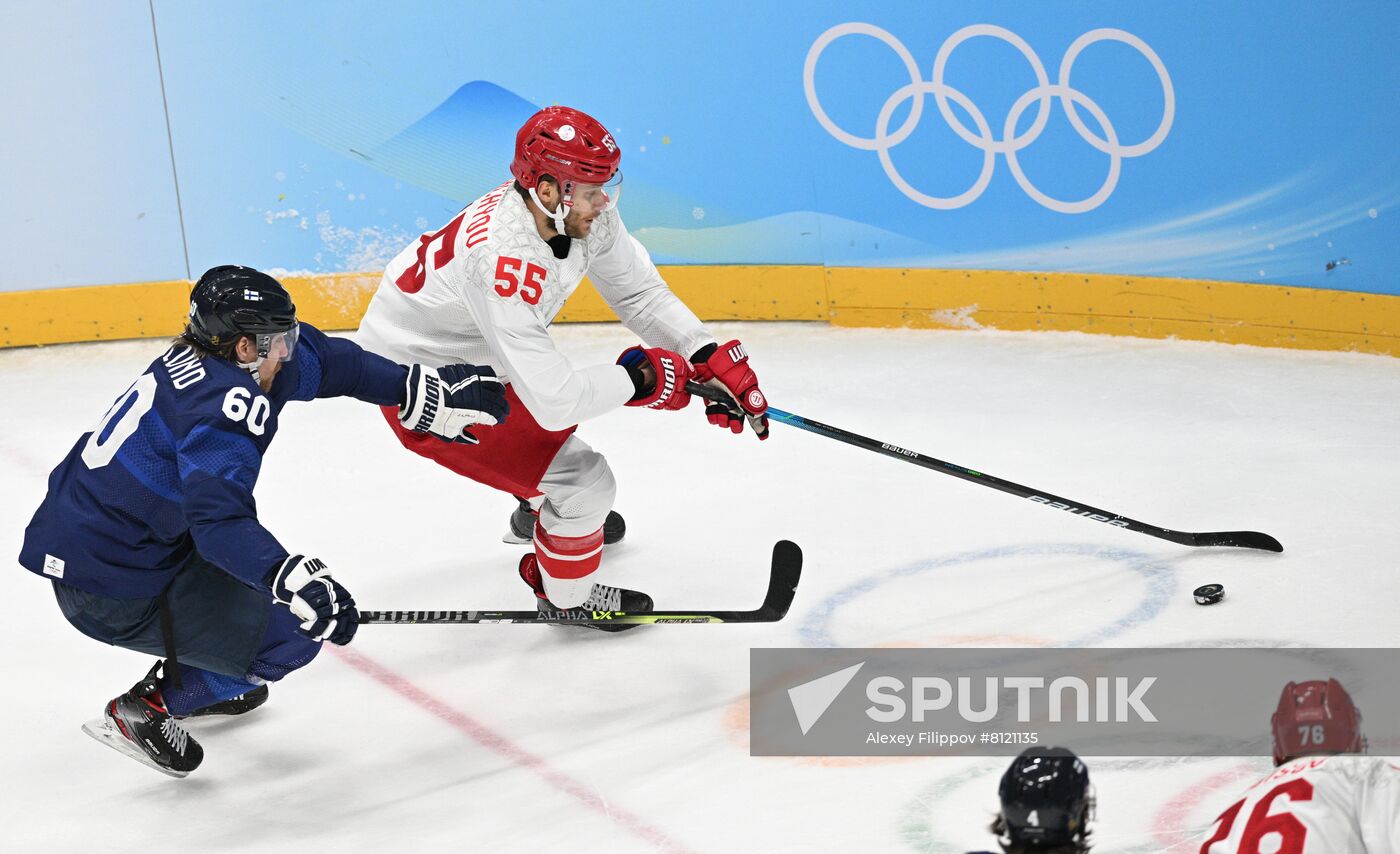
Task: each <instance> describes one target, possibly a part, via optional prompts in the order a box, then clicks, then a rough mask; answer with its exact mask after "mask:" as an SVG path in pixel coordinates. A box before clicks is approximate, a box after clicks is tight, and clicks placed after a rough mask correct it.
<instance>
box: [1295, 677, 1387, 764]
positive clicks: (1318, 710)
mask: <svg viewBox="0 0 1400 854" xmlns="http://www.w3.org/2000/svg"><path fill="white" fill-rule="evenodd" d="M1271 723H1272V724H1273V730H1274V764H1275V765H1282V764H1283V763H1285V762H1287V761H1288V760H1290V759H1293V758H1296V757H1298V756H1304V755H1307V754H1310V753H1364V752H1365V750H1366V739H1365V738H1364V737H1363V736H1362V734H1361V712H1360V711H1359V710H1358V709H1357V708H1356V704H1355V703H1353V702H1352V701H1351V697H1350V696H1349V695H1348V694H1347V692H1346V689H1345V688H1343V687H1342V683H1340V682H1338V681H1337V680H1336V679H1328V680H1327V681H1326V682H1322V681H1320V680H1315V681H1312V682H1289V683H1288V684H1287V685H1285V686H1284V687H1283V694H1282V695H1281V696H1280V697H1279V698H1278V709H1277V710H1275V712H1274V716H1273V718H1272V721H1271Z"/></svg>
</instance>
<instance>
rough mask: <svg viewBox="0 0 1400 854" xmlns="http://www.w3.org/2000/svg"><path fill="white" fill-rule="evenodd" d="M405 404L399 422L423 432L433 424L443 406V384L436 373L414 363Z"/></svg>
mask: <svg viewBox="0 0 1400 854" xmlns="http://www.w3.org/2000/svg"><path fill="white" fill-rule="evenodd" d="M405 384H406V386H407V390H406V392H405V394H404V405H403V406H401V407H399V423H400V424H402V425H403V426H404V427H405V428H407V429H409V430H412V431H414V432H419V433H421V432H423V431H425V430H427V429H428V428H429V427H431V426H432V424H433V419H435V418H436V417H437V414H438V411H439V410H440V409H441V408H442V384H441V383H440V382H438V378H437V376H436V375H435V374H434V373H428V372H426V371H424V369H423V367H422V366H421V365H414V366H413V367H412V368H410V369H409V371H408V379H407V380H406V381H405Z"/></svg>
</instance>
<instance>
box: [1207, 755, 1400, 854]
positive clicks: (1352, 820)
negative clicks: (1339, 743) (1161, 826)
mask: <svg viewBox="0 0 1400 854" xmlns="http://www.w3.org/2000/svg"><path fill="white" fill-rule="evenodd" d="M1269 851H1272V852H1278V854H1400V765H1396V764H1394V763H1393V762H1391V761H1388V760H1386V759H1384V758H1381V757H1375V756H1356V755H1341V756H1312V757H1304V758H1302V759H1295V760H1293V761H1292V762H1286V763H1284V764H1283V765H1280V766H1279V767H1278V768H1276V769H1274V772H1273V773H1272V774H1270V775H1269V776H1267V777H1265V778H1264V779H1262V780H1260V781H1259V782H1257V783H1255V784H1254V785H1253V786H1251V787H1250V788H1249V790H1248V791H1247V792H1246V793H1245V796H1244V798H1243V799H1241V800H1238V801H1236V802H1235V803H1234V804H1232V805H1231V806H1230V808H1229V809H1227V810H1225V811H1224V812H1223V813H1221V814H1220V816H1219V817H1218V818H1217V819H1216V820H1215V823H1214V824H1213V825H1212V827H1211V833H1210V835H1209V836H1207V837H1206V839H1205V842H1203V843H1202V845H1201V849H1200V854H1258V853H1259V852H1269Z"/></svg>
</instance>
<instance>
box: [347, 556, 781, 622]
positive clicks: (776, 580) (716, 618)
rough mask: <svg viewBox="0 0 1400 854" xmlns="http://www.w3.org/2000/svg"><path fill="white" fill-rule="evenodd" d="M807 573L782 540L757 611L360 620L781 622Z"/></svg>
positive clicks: (383, 615)
mask: <svg viewBox="0 0 1400 854" xmlns="http://www.w3.org/2000/svg"><path fill="white" fill-rule="evenodd" d="M801 578H802V549H800V548H798V547H797V543H794V542H791V541H789V540H779V541H778V542H777V544H776V545H774V546H773V564H772V568H771V570H770V572H769V576H768V593H767V595H765V596H764V597H763V604H762V605H760V606H759V607H758V608H756V609H754V610H752V611H648V612H647V613H645V614H641V613H632V612H628V611H579V612H570V611H361V612H360V624H361V625H364V624H366V623H369V624H377V625H385V624H402V623H414V624H431V623H453V624H462V623H554V624H559V625H570V626H588V625H597V624H600V623H601V624H605V625H610V626H616V625H635V624H646V625H655V624H658V623H775V622H777V621H778V620H781V619H782V618H783V616H784V615H786V614H787V612H788V608H789V607H791V606H792V598H793V596H795V595H796V593H797V582H798V581H799V580H801Z"/></svg>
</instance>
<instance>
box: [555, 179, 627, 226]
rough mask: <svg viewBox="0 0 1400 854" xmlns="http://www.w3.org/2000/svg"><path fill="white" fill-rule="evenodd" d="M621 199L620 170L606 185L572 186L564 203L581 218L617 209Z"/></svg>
mask: <svg viewBox="0 0 1400 854" xmlns="http://www.w3.org/2000/svg"><path fill="white" fill-rule="evenodd" d="M621 198H622V170H621V169H619V170H618V171H617V172H616V173H615V174H614V175H613V176H612V179H611V180H609V181H608V182H607V183H606V184H574V188H573V192H572V193H571V194H570V198H568V199H567V200H566V201H567V202H568V203H569V204H570V205H571V206H572V207H573V209H574V210H576V211H578V212H579V214H580V215H582V216H593V215H596V214H600V213H602V212H603V211H606V210H611V209H612V208H615V207H617V204H618V200H620V199H621Z"/></svg>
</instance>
